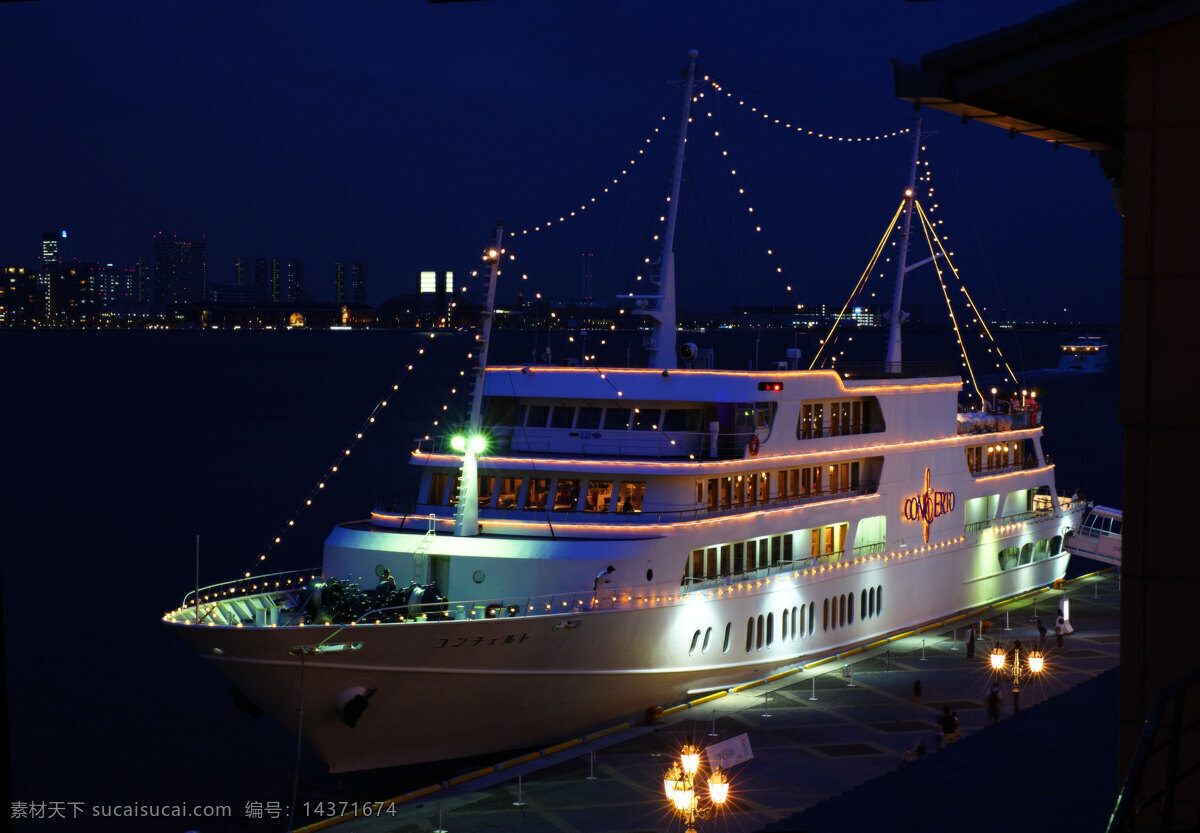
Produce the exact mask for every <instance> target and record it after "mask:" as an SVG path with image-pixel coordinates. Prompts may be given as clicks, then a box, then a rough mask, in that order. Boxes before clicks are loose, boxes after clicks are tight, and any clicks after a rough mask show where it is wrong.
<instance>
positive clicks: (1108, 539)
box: [1063, 506, 1121, 567]
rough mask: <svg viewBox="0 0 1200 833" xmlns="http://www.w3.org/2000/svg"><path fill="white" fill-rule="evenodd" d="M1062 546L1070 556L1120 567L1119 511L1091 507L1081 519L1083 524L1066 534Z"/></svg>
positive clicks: (1103, 507)
mask: <svg viewBox="0 0 1200 833" xmlns="http://www.w3.org/2000/svg"><path fill="white" fill-rule="evenodd" d="M1063 546H1064V547H1065V548H1066V549H1067V550H1069V551H1070V552H1071V554H1072V555H1080V556H1083V557H1084V558H1090V559H1092V560H1093V561H1099V562H1102V563H1104V564H1111V565H1112V566H1114V567H1120V566H1121V510H1120V509H1113V508H1111V507H1109V506H1093V507H1092V508H1091V510H1089V511H1088V514H1087V517H1086V518H1084V519H1083V524H1082V525H1081V526H1080V527H1079V528H1078V529H1073V530H1071V531H1070V532H1068V533H1067V538H1066V540H1065V541H1064V542H1063Z"/></svg>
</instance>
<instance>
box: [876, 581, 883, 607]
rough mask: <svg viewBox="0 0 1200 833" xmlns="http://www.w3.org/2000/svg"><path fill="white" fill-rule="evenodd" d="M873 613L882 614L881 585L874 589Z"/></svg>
mask: <svg viewBox="0 0 1200 833" xmlns="http://www.w3.org/2000/svg"><path fill="white" fill-rule="evenodd" d="M875 612H876V613H883V585H882V584H881V585H879V586H878V587H876V588H875Z"/></svg>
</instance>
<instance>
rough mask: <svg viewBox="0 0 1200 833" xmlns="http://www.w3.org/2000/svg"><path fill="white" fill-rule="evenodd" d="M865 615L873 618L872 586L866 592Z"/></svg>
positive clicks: (873, 593)
mask: <svg viewBox="0 0 1200 833" xmlns="http://www.w3.org/2000/svg"><path fill="white" fill-rule="evenodd" d="M867 615H868V616H870V617H871V618H875V588H874V587H872V588H871V589H870V592H868V593H867Z"/></svg>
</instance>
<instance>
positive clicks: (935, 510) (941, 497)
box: [904, 466, 954, 544]
mask: <svg viewBox="0 0 1200 833" xmlns="http://www.w3.org/2000/svg"><path fill="white" fill-rule="evenodd" d="M953 511H954V492H937V491H934V490H933V487H932V486H930V483H929V468H928V466H927V467H926V468H925V489H924V490H923V491H922V492H921V494H919V495H914V496H913V497H910V498H906V499H905V501H904V519H905V520H908V521H920V522H921V523H922V524H923V525H924V526H925V543H926V544H928V543H929V525H930V524H931V523H933V520H934V518H938V517H941V516H942V515H945V514H947V513H949V512H953Z"/></svg>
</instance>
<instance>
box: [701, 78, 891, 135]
mask: <svg viewBox="0 0 1200 833" xmlns="http://www.w3.org/2000/svg"><path fill="white" fill-rule="evenodd" d="M704 80H705V81H708V82H709V84H711V85H712V88H713V89H714V90H716V91H717V92H718V93H722V94H724V96H725V97H726V98H727V99H729V100H730V101H733V102H736V103H737V104H738V105H739V106H740V107H744V108H746V109H748V110H749V111H750V112H751V113H754V114H756V115H758V116H761V117H762V120H763V121H765V122H767V123H768V124H772V125H778V126H779V127H782V128H784V129H785V130H789V131H792V132H794V133H796V134H798V135H802V136H812V137H814V138H817V139H824V140H825V141H828V142H842V143H844V144H856V143H859V142H882V141H884V140H886V139H892V138H895V137H897V136H904V135H906V134H909V133H912V128H911V127H905V128H901V129H898V130H891V131H888V132H886V133H878V134H876V135H874V136H843V135H838V134H835V133H832V132H830V131H828V130H814V129H812V128H810V127H805V126H803V125H799V124H793V123H792V122H790V121H787V120H785V119H780V118H776V117H774V116H772V115H771V114H770V113H768V112H766V111H765V110H763V109H762V108H760V107H758V106H757V105H752V104H747V103H746V100H745V99H743V98H735V97H734V95H733V93H732V92H730V91H728V90H726V89H725V87H726V86H728V85H724V84H721V83H719V82H717V81H714V80H712V79H710V78H709V77H708V76H705V77H704Z"/></svg>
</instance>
